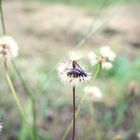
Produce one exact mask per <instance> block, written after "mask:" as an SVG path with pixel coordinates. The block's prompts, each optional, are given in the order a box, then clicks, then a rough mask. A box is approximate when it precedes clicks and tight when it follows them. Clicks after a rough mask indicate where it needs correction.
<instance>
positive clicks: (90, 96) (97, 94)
mask: <svg viewBox="0 0 140 140" xmlns="http://www.w3.org/2000/svg"><path fill="white" fill-rule="evenodd" d="M84 92H85V93H86V97H87V100H89V101H92V102H100V101H102V99H103V94H102V92H101V90H100V89H99V88H98V87H96V86H86V87H85V88H84Z"/></svg>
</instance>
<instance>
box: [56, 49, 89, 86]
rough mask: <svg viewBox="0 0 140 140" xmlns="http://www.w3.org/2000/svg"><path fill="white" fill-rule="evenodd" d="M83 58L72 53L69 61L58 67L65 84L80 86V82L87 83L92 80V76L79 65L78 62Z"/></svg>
mask: <svg viewBox="0 0 140 140" xmlns="http://www.w3.org/2000/svg"><path fill="white" fill-rule="evenodd" d="M80 58H81V55H79V54H78V53H77V52H74V51H73V52H70V53H69V59H68V60H67V61H63V62H61V63H60V64H59V66H58V74H59V77H60V79H61V80H62V81H63V82H64V83H70V84H71V85H74V86H76V85H78V84H79V83H80V82H82V83H83V82H85V83H86V82H87V81H88V80H90V74H89V73H87V72H85V71H84V70H83V69H82V68H81V66H80V65H79V64H78V62H77V60H79V59H80Z"/></svg>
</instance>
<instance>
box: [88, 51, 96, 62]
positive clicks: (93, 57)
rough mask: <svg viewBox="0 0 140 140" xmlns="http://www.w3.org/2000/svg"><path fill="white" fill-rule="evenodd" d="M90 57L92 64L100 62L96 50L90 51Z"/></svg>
mask: <svg viewBox="0 0 140 140" xmlns="http://www.w3.org/2000/svg"><path fill="white" fill-rule="evenodd" d="M88 58H89V61H90V63H91V64H92V65H95V64H97V63H98V59H97V55H96V54H95V53H94V52H92V51H90V52H89V54H88Z"/></svg>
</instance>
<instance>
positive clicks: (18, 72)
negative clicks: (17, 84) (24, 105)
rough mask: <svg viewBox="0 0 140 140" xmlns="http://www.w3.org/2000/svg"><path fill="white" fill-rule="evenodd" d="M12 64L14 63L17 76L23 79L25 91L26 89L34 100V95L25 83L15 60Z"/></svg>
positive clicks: (27, 93)
mask: <svg viewBox="0 0 140 140" xmlns="http://www.w3.org/2000/svg"><path fill="white" fill-rule="evenodd" d="M12 64H13V67H14V70H15V71H16V73H17V76H18V77H19V79H20V81H21V84H22V85H23V88H24V91H25V93H26V95H27V96H28V97H29V98H30V99H31V100H32V99H33V98H34V96H33V95H32V94H31V91H30V90H29V88H28V87H27V84H26V83H25V80H24V79H23V77H22V75H21V73H20V70H19V69H18V67H17V65H16V63H15V62H14V61H12Z"/></svg>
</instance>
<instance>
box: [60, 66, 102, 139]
mask: <svg viewBox="0 0 140 140" xmlns="http://www.w3.org/2000/svg"><path fill="white" fill-rule="evenodd" d="M100 70H101V64H100V63H99V64H98V66H97V70H96V72H95V74H94V76H93V78H92V79H91V80H90V81H89V83H88V84H91V83H93V82H94V80H95V79H96V77H97V75H98V73H99V72H100ZM85 97H86V93H84V94H83V96H82V97H81V99H80V103H79V105H78V108H77V110H76V113H75V118H77V116H78V114H79V112H80V109H81V105H82V104H83V102H84V99H85ZM71 128H72V121H71V123H70V124H69V125H68V127H67V129H66V131H65V133H64V135H63V137H62V139H61V140H65V139H66V137H67V135H68V133H69V132H70V130H71Z"/></svg>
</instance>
